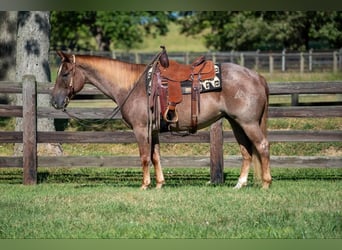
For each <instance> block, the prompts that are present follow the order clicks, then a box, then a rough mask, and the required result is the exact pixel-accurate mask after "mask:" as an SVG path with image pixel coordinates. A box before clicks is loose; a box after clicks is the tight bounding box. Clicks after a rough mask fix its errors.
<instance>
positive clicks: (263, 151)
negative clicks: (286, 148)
mask: <svg viewBox="0 0 342 250" xmlns="http://www.w3.org/2000/svg"><path fill="white" fill-rule="evenodd" d="M257 149H258V151H259V153H260V155H261V156H262V157H266V158H269V157H270V144H269V142H268V140H267V139H263V140H262V141H261V142H260V143H259V145H258V146H257Z"/></svg>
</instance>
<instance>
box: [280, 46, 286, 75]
mask: <svg viewBox="0 0 342 250" xmlns="http://www.w3.org/2000/svg"><path fill="white" fill-rule="evenodd" d="M285 54H286V49H283V51H282V52H281V71H283V72H285V70H286V59H285Z"/></svg>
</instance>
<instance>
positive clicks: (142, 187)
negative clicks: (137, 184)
mask: <svg viewBox="0 0 342 250" xmlns="http://www.w3.org/2000/svg"><path fill="white" fill-rule="evenodd" d="M140 189H141V190H147V189H148V185H145V184H143V185H142V186H141V188H140Z"/></svg>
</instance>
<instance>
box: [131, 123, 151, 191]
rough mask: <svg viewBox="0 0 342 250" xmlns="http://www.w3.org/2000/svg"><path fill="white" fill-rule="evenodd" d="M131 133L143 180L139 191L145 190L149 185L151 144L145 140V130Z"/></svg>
mask: <svg viewBox="0 0 342 250" xmlns="http://www.w3.org/2000/svg"><path fill="white" fill-rule="evenodd" d="M133 132H134V134H135V137H136V139H137V143H138V146H139V155H140V160H141V167H142V172H143V180H142V185H141V189H143V190H145V189H147V188H148V187H149V185H150V184H151V176H150V168H149V166H150V161H151V144H150V143H149V142H148V138H147V136H148V135H147V130H145V129H142V128H140V129H138V128H134V129H133Z"/></svg>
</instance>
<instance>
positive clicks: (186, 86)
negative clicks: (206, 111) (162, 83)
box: [181, 64, 222, 95]
mask: <svg viewBox="0 0 342 250" xmlns="http://www.w3.org/2000/svg"><path fill="white" fill-rule="evenodd" d="M214 67H215V76H214V78H212V79H208V80H201V81H199V86H200V93H205V92H211V91H221V90H222V83H221V67H220V64H215V65H214ZM191 86H192V82H191V81H189V80H187V81H183V82H181V88H182V94H183V95H187V94H191Z"/></svg>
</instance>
